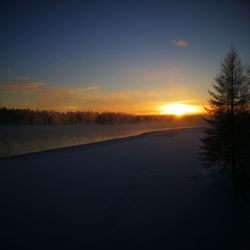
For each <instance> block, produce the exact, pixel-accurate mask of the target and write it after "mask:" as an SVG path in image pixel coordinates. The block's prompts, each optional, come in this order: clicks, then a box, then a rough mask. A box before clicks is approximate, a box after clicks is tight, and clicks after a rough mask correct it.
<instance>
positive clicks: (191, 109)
mask: <svg viewBox="0 0 250 250" xmlns="http://www.w3.org/2000/svg"><path fill="white" fill-rule="evenodd" d="M157 109H158V111H159V113H160V114H164V115H176V116H182V115H191V114H199V113H202V107H201V106H199V105H188V104H183V103H173V104H164V105H160V106H158V108H157Z"/></svg>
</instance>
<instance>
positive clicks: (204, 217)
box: [0, 128, 250, 250]
mask: <svg viewBox="0 0 250 250" xmlns="http://www.w3.org/2000/svg"><path fill="white" fill-rule="evenodd" d="M201 134H202V128H193V129H179V130H178V129H176V130H171V131H165V132H164V131H161V132H152V133H147V134H144V135H141V136H135V137H130V138H127V139H117V140H112V141H108V142H101V143H95V144H89V145H82V146H76V147H71V148H65V149H58V150H53V151H47V152H41V153H35V154H29V155H24V156H18V157H10V158H5V159H4V158H3V159H0V190H1V191H0V200H1V206H0V216H1V222H0V229H1V232H0V238H1V240H0V248H1V247H3V249H5V248H6V249H88V250H89V249H138V250H140V249H153V250H154V249H156V250H157V249H170V250H171V249H250V244H249V243H250V231H249V228H250V213H249V211H250V207H249V203H248V202H247V200H246V199H245V198H244V197H243V196H242V195H239V194H236V193H234V192H233V190H232V188H231V186H230V182H229V181H227V179H226V178H224V177H223V176H220V175H217V174H207V173H206V172H204V171H203V170H202V168H201V161H200V159H199V151H200V149H199V145H200V140H199V139H200V137H201ZM4 247H5V248H4Z"/></svg>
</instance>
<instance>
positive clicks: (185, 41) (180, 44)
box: [171, 39, 189, 48]
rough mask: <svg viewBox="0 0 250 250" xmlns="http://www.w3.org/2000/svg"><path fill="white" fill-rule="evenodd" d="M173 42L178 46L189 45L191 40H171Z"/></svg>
mask: <svg viewBox="0 0 250 250" xmlns="http://www.w3.org/2000/svg"><path fill="white" fill-rule="evenodd" d="M171 43H173V44H175V45H176V46H177V47H182V48H184V47H187V46H188V44H189V42H188V41H187V40H182V39H180V40H171Z"/></svg>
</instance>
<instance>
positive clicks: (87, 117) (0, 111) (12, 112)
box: [0, 107, 202, 125]
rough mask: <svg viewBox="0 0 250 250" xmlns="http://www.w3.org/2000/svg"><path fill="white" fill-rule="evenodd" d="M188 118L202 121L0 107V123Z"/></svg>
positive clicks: (192, 116) (145, 120)
mask: <svg viewBox="0 0 250 250" xmlns="http://www.w3.org/2000/svg"><path fill="white" fill-rule="evenodd" d="M183 120H189V122H190V123H193V124H197V125H199V124H200V123H202V119H201V116H200V115H190V116H184V117H178V118H177V117H175V116H173V115H131V114H126V113H114V112H102V113H99V112H91V111H76V112H56V111H46V110H43V111H40V110H30V109H7V108H5V107H3V108H0V124H1V125H11V124H13V125H25V124H30V125H32V124H34V125H36V124H50V125H52V124H80V123H82V124H101V125H105V124H137V123H145V122H154V121H159V122H168V123H171V122H175V121H178V122H181V121H183Z"/></svg>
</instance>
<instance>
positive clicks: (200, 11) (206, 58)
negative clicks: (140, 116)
mask: <svg viewBox="0 0 250 250" xmlns="http://www.w3.org/2000/svg"><path fill="white" fill-rule="evenodd" d="M249 10H250V4H249V3H248V1H243V0H239V1H188V0H186V1H185V0H183V1H178V0H177V1H167V0H165V1H157V0H151V1H146V0H144V1H136V0H134V1H128V0H127V1H118V0H117V1H11V0H10V1H2V2H1V13H0V14H1V29H0V34H1V56H0V72H1V74H0V84H1V86H2V87H1V88H0V98H1V99H0V105H5V106H10V107H31V108H35V107H43V108H46V107H50V108H52V109H67V108H68V109H70V108H80V107H81V108H83V109H84V107H86V108H87V109H91V110H101V109H104V110H113V107H114V105H116V106H117V109H118V108H119V107H120V109H121V110H122V111H126V107H127V110H128V111H130V110H131V107H132V106H133V107H135V106H136V105H137V108H136V109H135V110H132V111H133V112H143V110H142V109H143V105H144V106H145V105H148V109H147V110H146V109H145V112H151V111H150V107H149V106H150V105H151V106H152V107H153V105H154V104H153V103H157V102H175V101H176V102H179V101H186V100H194V101H195V102H200V103H205V102H206V98H207V90H208V89H209V88H210V85H211V82H212V80H213V77H214V76H215V75H216V73H217V72H218V67H219V64H220V62H221V60H222V59H223V57H224V55H225V54H226V53H227V51H228V50H229V48H230V47H231V46H234V47H236V49H237V51H238V52H239V54H240V56H241V58H242V60H243V61H244V62H250V46H249V44H250V32H249V24H250V11H249ZM32 84H33V85H32ZM57 90H58V92H56V91H57ZM62 92H63V95H62V96H63V97H61V96H60V95H61V94H62ZM83 92H84V94H83ZM55 93H59V94H58V99H57V102H56V101H54V102H52V103H49V101H45V99H46V98H45V97H46V96H47V97H48V96H49V95H52V96H51V99H52V100H53V95H55ZM73 93H74V94H73ZM86 93H87V94H86ZM136 93H137V94H136ZM152 93H154V94H152ZM185 93H186V94H185ZM86 95H87V96H88V97H86ZM138 95H139V96H138ZM143 96H144V97H145V98H143ZM31 97H32V98H31ZM112 98H113V99H112ZM31 99H32V100H31ZM120 99H121V100H120ZM125 99H126V100H125ZM144 99H145V100H144ZM63 100H64V102H63ZM45 102H46V103H47V104H46V105H48V106H46V105H45ZM139 102H140V103H139ZM150 103H151V104H150ZM126 105H127V106H126ZM152 107H151V109H152Z"/></svg>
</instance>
